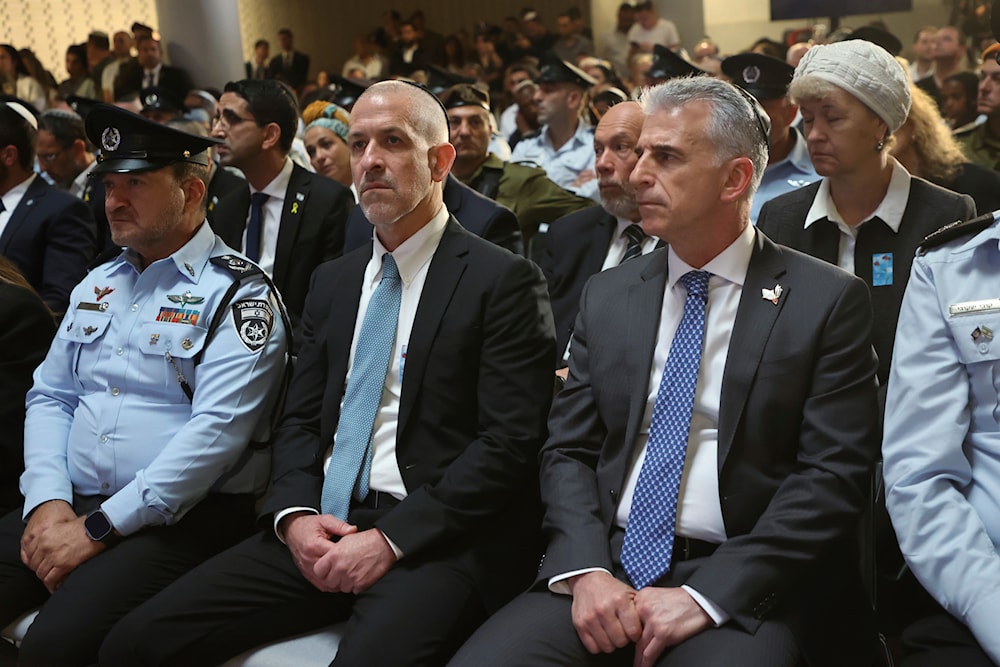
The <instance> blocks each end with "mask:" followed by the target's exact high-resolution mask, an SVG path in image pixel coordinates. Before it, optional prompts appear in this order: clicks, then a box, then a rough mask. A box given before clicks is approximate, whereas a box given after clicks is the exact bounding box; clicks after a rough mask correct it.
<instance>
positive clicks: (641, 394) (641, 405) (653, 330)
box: [625, 251, 667, 450]
mask: <svg viewBox="0 0 1000 667" xmlns="http://www.w3.org/2000/svg"><path fill="white" fill-rule="evenodd" d="M641 277H642V281H641V282H638V283H635V284H634V285H632V286H631V287H629V290H628V315H627V318H628V337H627V338H626V340H627V341H628V347H629V353H628V360H629V362H628V372H629V377H630V378H631V381H632V385H631V391H630V392H629V410H628V422H627V423H626V425H625V443H626V446H627V447H628V448H629V450H631V448H632V446H633V445H634V443H635V440H636V437H637V435H638V433H639V427H640V426H641V425H642V416H643V414H644V413H645V411H646V397H647V396H648V395H649V372H650V368H651V367H652V365H653V352H654V349H655V348H656V334H657V332H658V331H659V328H660V311H661V310H662V309H663V294H664V290H665V289H666V285H667V252H666V251H663V252H659V253H656V255H655V256H654V257H653V258H652V259H651V261H650V263H649V264H648V265H647V266H646V267H645V269H643V271H642V275H641Z"/></svg>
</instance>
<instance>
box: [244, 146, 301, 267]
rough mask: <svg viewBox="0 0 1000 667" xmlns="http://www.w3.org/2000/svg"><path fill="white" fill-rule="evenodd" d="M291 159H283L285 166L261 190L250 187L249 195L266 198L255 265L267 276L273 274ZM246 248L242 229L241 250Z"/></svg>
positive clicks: (245, 230)
mask: <svg viewBox="0 0 1000 667" xmlns="http://www.w3.org/2000/svg"><path fill="white" fill-rule="evenodd" d="M293 166H294V165H293V164H292V161H291V159H289V158H285V166H283V167H282V168H281V171H279V172H278V175H277V176H275V177H274V180H272V181H271V182H270V183H268V184H267V185H266V186H264V189H263V190H257V189H255V188H254V187H253V186H252V185H251V186H250V195H251V196H252V195H253V194H254V193H256V192H263V193H264V194H266V195H267V196H268V198H267V201H266V202H264V209H263V211H262V213H263V215H262V219H261V225H260V260H259V261H258V262H257V265H258V266H260V268H262V269H263V270H264V272H265V273H267V275H269V276H270V275H273V274H274V253H275V249H276V248H277V247H278V230H280V229H281V211H282V210H284V208H285V193H286V191H287V190H288V182H289V181H290V180H291V178H292V167H293ZM249 222H250V212H249V210H248V211H247V224H248V225H249ZM246 247H247V229H246V227H244V228H243V248H242V250H243V251H244V252H245V251H246Z"/></svg>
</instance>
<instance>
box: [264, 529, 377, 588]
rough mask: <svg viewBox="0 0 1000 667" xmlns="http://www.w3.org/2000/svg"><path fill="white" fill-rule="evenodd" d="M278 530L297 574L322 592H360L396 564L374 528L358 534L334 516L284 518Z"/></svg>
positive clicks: (356, 530)
mask: <svg viewBox="0 0 1000 667" xmlns="http://www.w3.org/2000/svg"><path fill="white" fill-rule="evenodd" d="M280 528H281V531H282V534H283V536H284V539H285V543H286V544H287V545H288V549H289V551H290V552H291V554H292V559H293V560H294V561H295V566H296V567H298V568H299V572H301V573H302V576H304V577H305V578H306V580H307V581H309V583H311V584H312V585H313V586H315V587H316V588H318V589H319V590H321V591H323V592H325V593H355V594H357V593H360V592H362V591H364V590H366V589H367V588H368V587H370V586H371V585H372V584H374V583H375V582H376V581H378V580H379V579H381V578H382V576H383V575H384V574H385V573H386V572H388V571H389V569H390V568H391V567H392V566H393V565H394V564H395V563H396V554H395V553H393V551H392V547H390V546H389V543H388V542H386V539H385V537H384V536H383V535H382V531H380V530H378V529H377V528H372V529H369V530H363V531H360V532H358V527H357V526H354V525H351V524H349V523H347V522H345V521H341V520H340V519H338V518H337V517H335V516H332V515H330V514H312V513H309V512H296V513H294V514H290V515H288V516H287V517H283V518H282V520H281V525H280ZM334 538H337V539H336V541H334Z"/></svg>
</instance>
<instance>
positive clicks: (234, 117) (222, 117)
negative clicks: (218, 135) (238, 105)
mask: <svg viewBox="0 0 1000 667" xmlns="http://www.w3.org/2000/svg"><path fill="white" fill-rule="evenodd" d="M246 122H251V123H255V124H256V123H257V120H256V119H255V118H250V117H246V116H240V115H239V114H238V113H236V112H235V111H231V110H230V109H225V110H223V111H222V112H221V113H220V114H219V115H218V116H216V117H215V119H214V120H213V121H212V127H215V126H216V125H218V126H219V127H221V128H222V129H223V130H228V129H230V128H233V127H236V126H237V125H242V124H243V123H246Z"/></svg>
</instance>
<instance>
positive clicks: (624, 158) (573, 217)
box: [538, 102, 657, 365]
mask: <svg viewBox="0 0 1000 667" xmlns="http://www.w3.org/2000/svg"><path fill="white" fill-rule="evenodd" d="M642 121H643V114H642V108H641V107H640V106H639V104H638V103H637V102H622V103H621V104H616V105H615V106H613V107H611V108H610V109H608V112H607V113H606V114H604V117H602V118H601V120H600V122H599V123H598V124H597V128H596V129H595V130H594V151H595V153H596V156H595V158H596V159H595V161H594V168H595V170H596V171H597V178H598V188H599V190H600V194H601V205H600V206H595V207H592V208H587V209H584V210H582V211H577V212H575V213H570V214H569V215H567V216H565V217H562V218H560V219H558V220H556V221H555V222H553V223H552V224H551V225H549V230H548V233H547V234H546V235H545V249H544V251H543V252H542V253H541V256H540V258H539V262H538V265H539V266H540V267H541V269H542V272H543V273H544V274H545V280H546V281H547V282H548V284H549V297H550V298H551V299H552V314H553V316H554V318H555V321H556V347H557V349H558V350H559V353H560V354H564V353H565V352H566V349H567V346H568V345H569V339H570V336H571V335H572V333H573V324H574V322H576V313H577V310H578V309H579V305H580V294H582V293H583V286H584V284H585V283H586V282H587V280H588V279H589V278H590V276H592V275H594V274H595V273H599V272H600V271H603V270H604V269H608V268H611V267H612V266H618V265H619V264H622V263H624V262H627V261H631V260H632V259H635V258H637V257H641V256H642V255H644V254H646V253H648V252H652V251H653V249H655V248H656V244H657V239H655V238H654V237H652V236H649V235H647V234H646V233H645V232H644V231H643V229H642V225H641V224H639V223H640V220H639V207H638V205H637V204H636V201H635V188H634V187H633V186H632V184H631V183H629V175H630V174H631V173H632V169H633V168H634V167H635V163H636V162H637V161H638V160H639V157H638V156H637V155H636V154H635V146H636V144H637V143H638V141H639V133H640V132H641V131H642ZM560 365H565V361H563V363H561V364H560Z"/></svg>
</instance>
